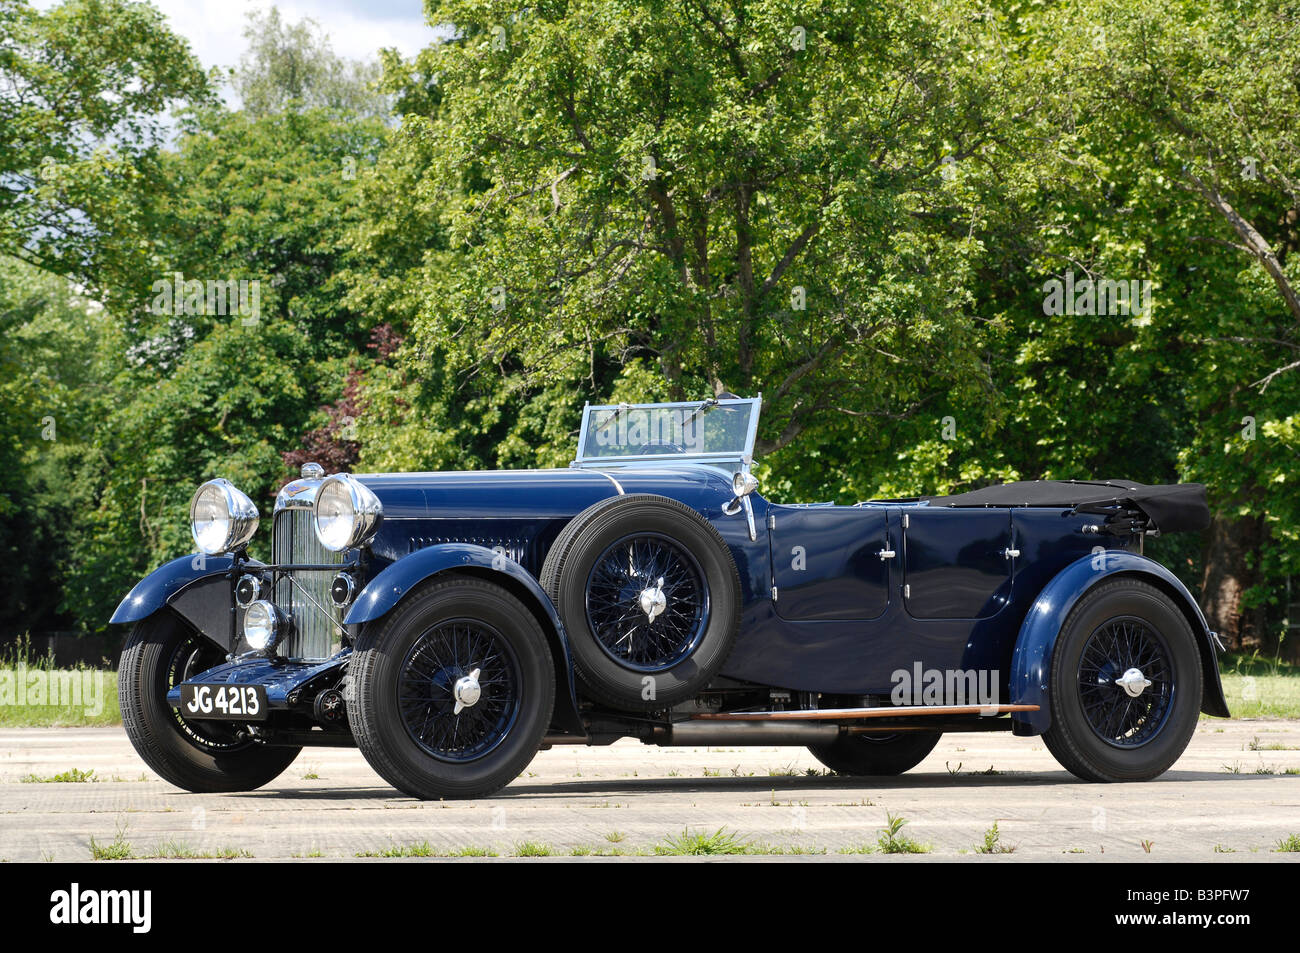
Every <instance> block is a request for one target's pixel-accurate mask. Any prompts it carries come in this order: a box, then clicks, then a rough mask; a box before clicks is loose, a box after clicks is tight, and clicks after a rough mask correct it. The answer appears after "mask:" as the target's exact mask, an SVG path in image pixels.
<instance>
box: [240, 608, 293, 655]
mask: <svg viewBox="0 0 1300 953" xmlns="http://www.w3.org/2000/svg"><path fill="white" fill-rule="evenodd" d="M283 634H284V626H283V624H281V621H280V611H279V610H278V609H276V607H275V606H274V605H273V604H272V603H270V602H267V601H266V600H265V599H259V600H258V601H257V602H254V603H253V604H252V605H250V606H249V607H248V608H247V609H245V610H244V641H245V642H247V643H248V645H249V647H250V648H252V649H254V650H256V651H258V652H265V651H267V650H268V649H273V648H275V644H276V643H277V642H279V641H280V637H281V636H282V635H283Z"/></svg>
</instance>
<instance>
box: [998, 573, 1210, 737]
mask: <svg viewBox="0 0 1300 953" xmlns="http://www.w3.org/2000/svg"><path fill="white" fill-rule="evenodd" d="M1117 576H1133V577H1136V578H1139V579H1145V580H1146V581H1148V582H1151V583H1153V584H1155V585H1157V586H1158V587H1159V588H1160V589H1162V590H1164V591H1165V592H1166V593H1167V594H1169V595H1170V597H1171V598H1173V599H1174V601H1175V602H1176V603H1177V604H1178V605H1179V608H1181V609H1182V611H1183V613H1184V614H1185V615H1186V616H1187V618H1188V622H1189V623H1190V624H1191V627H1192V632H1193V633H1194V635H1195V636H1196V639H1197V643H1198V647H1199V649H1200V652H1201V661H1202V669H1203V674H1204V689H1205V691H1204V696H1203V699H1202V704H1201V710H1202V711H1203V712H1205V713H1206V714H1209V715H1217V716H1220V717H1228V705H1227V701H1226V700H1225V699H1224V697H1223V686H1222V684H1221V683H1220V680H1219V669H1218V665H1217V660H1216V655H1215V650H1214V636H1213V635H1212V633H1211V632H1210V628H1209V625H1208V624H1207V623H1206V621H1205V616H1204V615H1202V614H1201V610H1200V607H1199V606H1198V605H1197V604H1196V600H1195V599H1193V598H1192V595H1191V593H1189V592H1188V591H1187V587H1186V586H1184V585H1183V584H1182V582H1181V581H1179V579H1178V577H1177V576H1175V575H1174V574H1173V573H1172V572H1170V571H1169V570H1168V569H1166V568H1165V567H1164V566H1162V565H1160V563H1158V562H1156V561H1155V560H1153V559H1148V558H1147V557H1146V556H1141V555H1139V554H1137V553H1132V552H1126V551H1122V550H1106V551H1105V552H1096V553H1089V554H1088V555H1085V556H1082V557H1080V558H1079V559H1077V560H1075V561H1074V562H1072V563H1071V564H1070V565H1069V566H1067V567H1065V568H1064V569H1062V570H1061V571H1060V572H1059V573H1058V574H1057V575H1056V576H1055V577H1054V578H1053V579H1052V580H1051V581H1050V582H1049V583H1047V585H1046V586H1044V587H1043V589H1042V591H1041V592H1039V593H1038V596H1037V598H1036V599H1035V600H1034V603H1033V605H1032V607H1031V608H1030V609H1029V612H1028V614H1027V615H1026V616H1025V620H1024V622H1023V624H1022V625H1021V627H1020V633H1019V636H1018V638H1017V640H1016V648H1015V654H1014V657H1013V659H1012V665H1011V685H1010V690H1011V693H1010V701H1011V703H1012V704H1018V705H1038V706H1039V710H1038V711H1034V712H1018V713H1016V714H1014V715H1013V716H1012V718H1013V720H1014V721H1015V723H1016V731H1017V733H1018V734H1041V733H1042V732H1044V731H1046V730H1047V729H1048V728H1049V727H1051V724H1052V719H1051V706H1050V703H1051V696H1050V686H1049V680H1050V676H1051V663H1052V650H1053V647H1054V646H1055V644H1056V637H1057V635H1058V633H1059V632H1060V630H1061V626H1062V625H1063V624H1064V622H1065V620H1066V618H1067V617H1068V616H1069V614H1070V610H1071V609H1072V608H1073V607H1074V605H1075V603H1077V602H1078V601H1079V599H1080V598H1081V597H1082V596H1083V595H1084V593H1086V592H1087V591H1088V590H1089V589H1091V588H1092V587H1093V586H1095V585H1097V584H1098V583H1099V582H1101V581H1103V580H1105V579H1113V578H1115V577H1117Z"/></svg>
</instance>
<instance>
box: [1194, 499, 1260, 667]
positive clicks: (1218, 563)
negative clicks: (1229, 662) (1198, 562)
mask: <svg viewBox="0 0 1300 953" xmlns="http://www.w3.org/2000/svg"><path fill="white" fill-rule="evenodd" d="M1262 539H1263V526H1262V525H1261V523H1260V520H1259V519H1258V518H1257V517H1248V518H1245V519H1236V520H1230V519H1227V518H1225V517H1221V516H1215V517H1214V519H1213V520H1212V521H1211V522H1210V541H1209V543H1208V545H1207V546H1206V551H1205V578H1204V581H1203V582H1202V583H1201V608H1202V609H1204V610H1205V618H1206V620H1207V621H1208V622H1209V623H1210V628H1211V629H1213V630H1214V631H1215V632H1218V633H1219V638H1221V639H1222V640H1223V644H1224V645H1226V646H1227V647H1228V648H1229V649H1232V650H1239V649H1241V648H1243V647H1245V646H1246V645H1248V644H1256V643H1257V642H1258V640H1259V634H1260V633H1259V632H1258V631H1257V627H1256V626H1255V625H1254V624H1253V618H1252V619H1248V618H1247V617H1246V616H1245V615H1244V614H1243V613H1242V609H1241V598H1242V596H1243V595H1245V592H1246V590H1247V589H1249V588H1250V587H1251V586H1252V585H1254V584H1255V582H1256V571H1255V570H1254V569H1253V568H1252V567H1250V566H1249V565H1247V563H1246V557H1247V556H1248V555H1249V554H1250V553H1254V552H1258V551H1259V545H1260V543H1261V542H1262ZM1252 615H1253V614H1252Z"/></svg>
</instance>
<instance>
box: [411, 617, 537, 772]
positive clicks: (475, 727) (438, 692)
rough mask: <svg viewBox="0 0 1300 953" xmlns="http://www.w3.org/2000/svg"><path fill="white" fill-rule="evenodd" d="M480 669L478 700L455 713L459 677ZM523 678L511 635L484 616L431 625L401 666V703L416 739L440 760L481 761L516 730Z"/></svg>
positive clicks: (412, 737)
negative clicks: (504, 635)
mask: <svg viewBox="0 0 1300 953" xmlns="http://www.w3.org/2000/svg"><path fill="white" fill-rule="evenodd" d="M475 669H478V670H479V675H478V683H479V687H480V689H481V695H480V697H479V700H478V702H477V703H475V704H473V705H469V706H467V707H465V708H463V709H461V711H460V713H459V714H457V713H456V712H455V706H456V697H455V694H454V690H455V685H456V682H457V681H458V680H459V679H461V678H464V677H465V676H467V675H469V674H470V673H471V672H472V671H474V670H475ZM521 685H522V679H521V677H520V673H519V661H518V659H517V658H516V657H515V653H514V650H513V649H512V648H511V647H510V643H509V641H508V640H507V639H505V638H503V637H502V635H501V633H500V632H498V631H497V630H496V629H495V628H493V627H492V626H490V625H488V624H487V623H485V622H483V621H481V620H479V619H450V620H447V621H445V622H439V623H438V624H437V625H435V626H432V627H431V628H429V629H427V630H425V631H424V632H423V633H421V635H420V637H419V638H417V639H416V640H415V642H414V643H413V644H412V645H411V648H410V650H409V651H408V652H407V653H406V658H405V659H404V660H403V661H402V665H401V667H400V668H399V670H398V677H397V708H398V711H399V713H400V714H401V718H402V724H403V725H404V726H405V728H406V732H407V734H408V735H410V737H411V740H412V741H414V742H415V743H416V744H417V745H419V747H420V748H421V749H422V750H423V751H424V752H425V753H426V754H428V755H431V756H432V757H434V758H437V759H438V760H439V761H451V762H457V763H461V762H466V761H476V760H478V759H479V758H482V757H483V756H484V755H486V754H488V753H489V752H491V751H492V750H494V749H495V748H496V747H497V746H498V745H500V744H501V743H502V742H503V741H504V740H505V739H506V737H507V736H508V735H509V734H510V730H511V729H512V728H513V727H514V723H515V720H516V719H517V718H518V716H519V692H520V687H521Z"/></svg>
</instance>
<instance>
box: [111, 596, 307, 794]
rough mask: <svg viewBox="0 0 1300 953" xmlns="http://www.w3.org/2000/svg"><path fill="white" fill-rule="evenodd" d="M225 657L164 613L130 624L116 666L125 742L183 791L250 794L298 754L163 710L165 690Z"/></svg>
mask: <svg viewBox="0 0 1300 953" xmlns="http://www.w3.org/2000/svg"><path fill="white" fill-rule="evenodd" d="M225 657H226V653H225V652H224V651H223V650H222V649H221V648H219V647H218V646H217V645H216V644H214V643H213V642H211V641H209V640H208V639H206V638H204V637H203V636H202V635H199V634H198V633H197V632H195V631H194V629H192V628H191V627H190V626H189V625H188V624H186V623H185V622H184V621H182V620H181V619H180V618H179V617H177V616H176V615H175V614H173V613H172V612H171V611H170V610H166V609H164V610H162V611H160V612H157V613H155V614H154V615H152V616H150V617H149V618H148V619H145V620H143V621H142V622H139V623H137V624H136V626H135V627H134V628H133V629H132V630H131V634H130V636H129V637H128V638H127V640H126V645H125V646H123V649H122V660H121V662H120V664H119V666H118V673H117V680H118V703H119V705H120V706H121V709H122V724H123V726H124V727H125V728H126V736H127V737H128V738H130V739H131V744H132V745H134V746H135V750H136V751H137V752H138V753H139V755H140V757H141V758H143V759H144V763H145V764H147V765H148V766H149V767H150V768H152V769H153V770H154V771H155V772H156V773H157V774H158V776H159V777H161V778H162V779H163V780H164V781H167V782H170V783H171V784H174V785H176V786H177V787H180V788H184V789H185V790H187V791H194V792H198V793H221V792H229V791H252V790H254V789H256V788H260V787H261V786H262V785H264V784H267V783H269V782H270V781H273V780H275V779H276V778H277V777H279V776H280V775H281V774H283V773H284V770H285V768H287V767H289V765H290V764H292V763H293V759H294V758H296V757H298V752H300V751H301V750H302V749H301V748H288V747H286V748H280V747H270V746H268V745H263V744H259V743H257V742H255V741H251V740H248V739H243V740H241V739H240V738H238V737H237V731H238V727H237V726H236V725H233V724H228V723H225V722H219V721H186V720H185V719H184V718H182V717H181V715H180V713H179V712H178V711H177V710H176V709H175V708H172V706H171V705H169V704H167V691H168V689H170V688H171V687H172V686H174V685H177V684H179V683H180V682H182V681H184V680H185V679H186V678H188V677H192V676H194V675H197V674H198V673H199V672H203V671H206V670H207V669H209V668H212V667H213V666H215V665H220V664H221V663H222V662H224V661H225Z"/></svg>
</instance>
